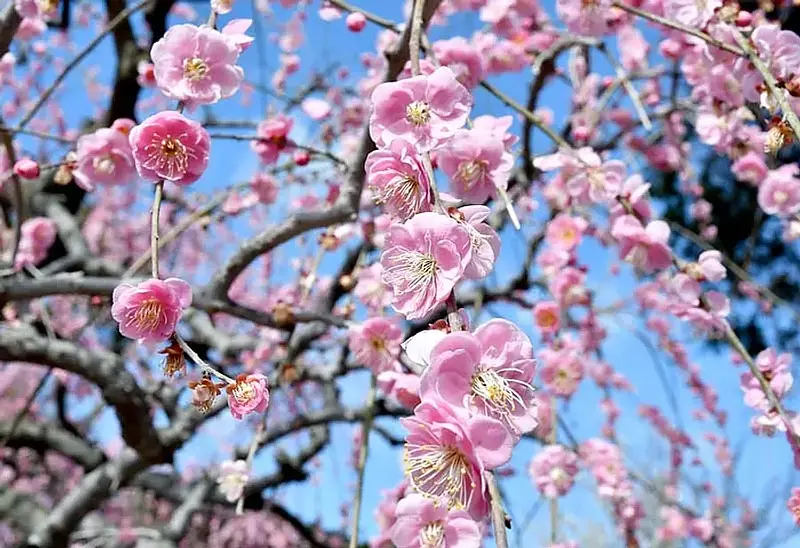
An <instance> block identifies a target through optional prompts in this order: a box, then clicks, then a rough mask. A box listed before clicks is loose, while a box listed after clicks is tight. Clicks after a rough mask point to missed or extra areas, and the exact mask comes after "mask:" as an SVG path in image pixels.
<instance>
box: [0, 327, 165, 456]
mask: <svg viewBox="0 0 800 548" xmlns="http://www.w3.org/2000/svg"><path fill="white" fill-rule="evenodd" d="M0 360H1V361H18V362H28V363H38V364H42V365H48V366H50V367H58V368H61V369H64V370H65V371H69V372H70V373H75V374H76V375H79V376H81V377H83V378H85V379H87V380H89V381H91V382H93V383H94V384H96V385H97V386H98V387H99V388H100V390H101V392H102V394H103V398H104V399H105V400H106V401H107V402H108V403H109V404H110V405H111V406H112V407H114V410H115V411H116V414H117V418H118V419H119V422H120V426H121V429H122V437H123V439H124V440H125V442H126V443H127V444H128V445H130V446H131V447H133V448H135V449H136V450H137V451H139V453H140V454H141V455H142V457H143V458H145V459H147V460H149V461H152V462H167V461H169V460H170V459H171V455H169V454H168V452H166V451H165V450H164V447H163V446H162V444H161V443H160V441H159V436H158V433H157V432H156V430H155V428H154V427H153V424H152V423H151V422H150V420H149V419H148V417H150V406H149V405H148V403H147V400H146V395H145V393H144V392H143V391H142V389H141V388H140V387H139V385H138V384H137V383H136V379H135V378H134V377H133V375H131V374H130V373H129V372H128V371H127V370H126V369H125V364H124V361H123V360H122V359H121V358H120V357H119V356H117V355H116V354H112V353H110V352H104V351H98V350H87V349H85V348H82V347H80V346H78V345H76V344H74V343H71V342H67V341H59V340H49V339H47V338H45V337H40V336H38V335H37V334H35V333H34V332H32V331H31V330H29V329H23V328H6V329H4V330H3V334H2V337H0Z"/></svg>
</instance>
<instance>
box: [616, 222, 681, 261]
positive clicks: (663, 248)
mask: <svg viewBox="0 0 800 548" xmlns="http://www.w3.org/2000/svg"><path fill="white" fill-rule="evenodd" d="M669 233H670V230H669V226H668V225H667V223H665V222H664V221H652V222H650V223H649V224H648V225H647V228H645V227H643V226H642V223H641V222H640V221H639V219H637V218H636V217H634V216H633V215H624V216H622V217H620V218H619V219H617V220H616V221H615V222H614V226H613V227H612V228H611V235H612V236H613V237H614V238H616V239H617V241H618V242H619V245H620V251H619V256H620V258H621V259H624V260H626V261H628V262H630V263H631V264H633V265H634V266H636V267H637V268H639V269H640V270H642V271H644V272H653V271H655V270H663V269H665V268H667V267H669V266H670V264H672V254H671V252H670V249H669V244H668V240H669Z"/></svg>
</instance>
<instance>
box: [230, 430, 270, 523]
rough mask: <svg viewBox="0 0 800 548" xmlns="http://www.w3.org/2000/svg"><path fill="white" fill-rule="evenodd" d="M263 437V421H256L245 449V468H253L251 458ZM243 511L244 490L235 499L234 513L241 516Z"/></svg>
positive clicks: (253, 456)
mask: <svg viewBox="0 0 800 548" xmlns="http://www.w3.org/2000/svg"><path fill="white" fill-rule="evenodd" d="M263 437H264V421H261V422H259V423H258V427H257V428H256V431H255V432H254V433H253V439H252V441H251V442H250V448H249V449H248V450H247V458H246V459H245V463H246V464H247V469H248V470H252V468H253V458H255V456H256V449H258V447H259V446H260V445H261V439H262V438H263ZM243 513H244V491H242V495H241V496H240V497H239V500H237V501H236V515H237V516H241V515H242V514H243Z"/></svg>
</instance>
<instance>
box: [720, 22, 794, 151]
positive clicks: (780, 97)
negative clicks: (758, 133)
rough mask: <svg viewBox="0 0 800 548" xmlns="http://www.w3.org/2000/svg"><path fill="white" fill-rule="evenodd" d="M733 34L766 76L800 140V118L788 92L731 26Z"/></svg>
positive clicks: (775, 97)
mask: <svg viewBox="0 0 800 548" xmlns="http://www.w3.org/2000/svg"><path fill="white" fill-rule="evenodd" d="M731 34H733V39H734V40H736V43H737V44H739V47H740V48H742V50H743V51H744V54H745V55H746V56H747V58H748V59H749V60H750V62H751V63H752V64H753V66H754V67H755V68H756V70H757V71H758V72H759V73H760V74H761V76H762V77H763V78H764V83H765V84H766V86H767V89H768V90H769V92H770V94H771V95H772V97H773V98H774V99H775V100H776V101H777V102H778V105H780V107H781V111H782V112H783V117H784V119H785V120H786V121H787V122H789V126H791V128H792V131H794V135H795V138H796V139H797V140H799V141H800V119H798V118H797V114H795V112H794V110H793V109H792V105H790V104H789V100H788V99H787V98H786V94H785V93H783V91H782V90H781V89H779V88H778V82H777V81H776V80H775V76H773V75H772V72H770V70H769V67H767V65H766V64H765V63H764V61H762V60H761V58H760V57H759V56H758V53H757V52H756V50H755V49H754V48H753V46H751V45H750V42H749V41H748V40H747V38H745V37H744V35H743V34H742V33H741V32H739V30H738V29H735V28H733V27H731Z"/></svg>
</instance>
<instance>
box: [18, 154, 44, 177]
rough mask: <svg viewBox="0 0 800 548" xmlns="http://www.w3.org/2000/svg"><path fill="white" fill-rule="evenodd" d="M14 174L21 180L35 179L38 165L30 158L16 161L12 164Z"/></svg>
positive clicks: (37, 174)
mask: <svg viewBox="0 0 800 548" xmlns="http://www.w3.org/2000/svg"><path fill="white" fill-rule="evenodd" d="M14 173H16V174H17V175H19V176H20V177H22V178H23V179H36V178H37V177H38V176H39V164H38V163H37V162H35V161H33V160H31V159H30V158H23V159H21V160H17V163H15V164H14Z"/></svg>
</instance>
